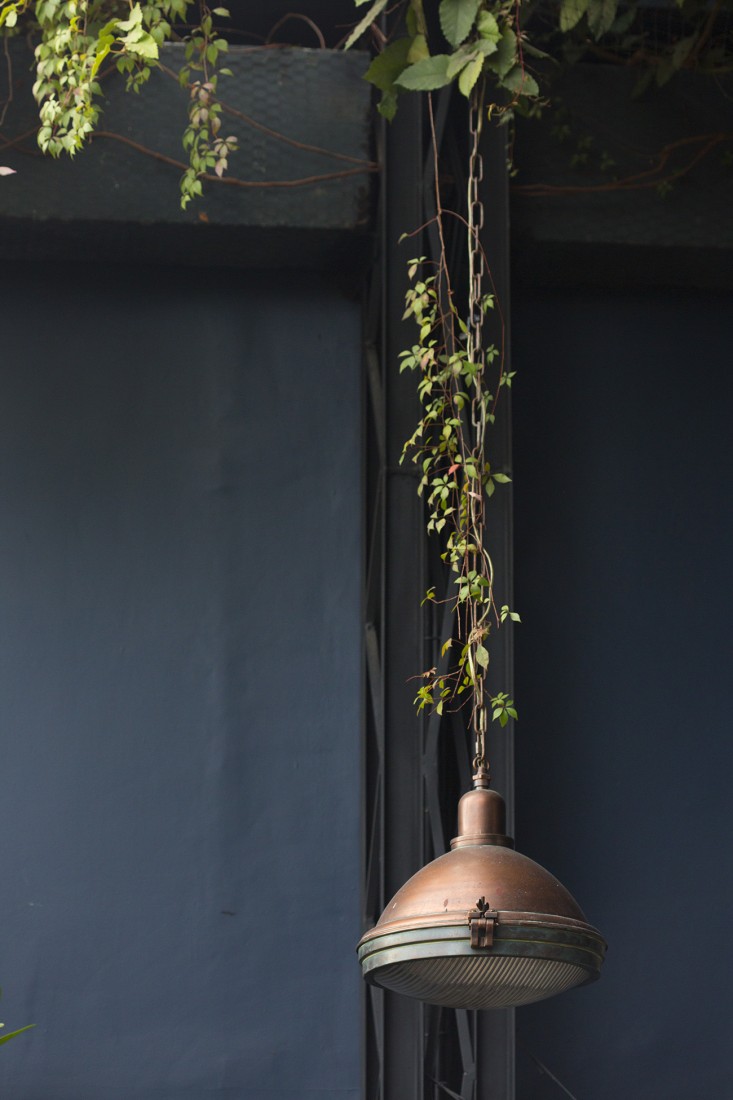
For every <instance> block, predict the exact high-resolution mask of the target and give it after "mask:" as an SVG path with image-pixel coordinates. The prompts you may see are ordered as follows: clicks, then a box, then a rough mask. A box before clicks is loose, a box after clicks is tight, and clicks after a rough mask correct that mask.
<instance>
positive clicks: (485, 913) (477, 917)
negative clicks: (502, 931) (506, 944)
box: [468, 897, 499, 948]
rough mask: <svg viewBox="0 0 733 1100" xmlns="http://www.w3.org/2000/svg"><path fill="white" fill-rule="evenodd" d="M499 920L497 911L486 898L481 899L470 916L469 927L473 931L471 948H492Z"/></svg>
mask: <svg viewBox="0 0 733 1100" xmlns="http://www.w3.org/2000/svg"><path fill="white" fill-rule="evenodd" d="M498 920H499V914H498V913H497V911H496V909H492V908H491V906H490V905H489V903H488V902H487V900H486V898H485V897H484V898H479V899H478V901H477V902H476V908H475V909H472V910H471V912H470V913H469V914H468V927H469V928H470V930H471V947H476V948H478V947H492V946H493V944H494V929H495V927H496V923H497V921H498Z"/></svg>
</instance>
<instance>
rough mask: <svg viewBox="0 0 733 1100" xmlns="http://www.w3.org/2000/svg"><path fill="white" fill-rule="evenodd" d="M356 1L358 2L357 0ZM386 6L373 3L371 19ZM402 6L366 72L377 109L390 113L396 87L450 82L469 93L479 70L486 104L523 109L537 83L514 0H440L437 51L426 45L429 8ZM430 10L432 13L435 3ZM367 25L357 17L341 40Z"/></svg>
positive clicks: (416, 2)
mask: <svg viewBox="0 0 733 1100" xmlns="http://www.w3.org/2000/svg"><path fill="white" fill-rule="evenodd" d="M355 2H356V4H357V5H359V3H360V2H361V0H355ZM385 7H386V0H385V3H382V0H378V2H377V4H375V5H373V6H372V8H371V9H370V12H369V15H370V17H371V19H370V23H371V21H372V20H373V19H374V18H375V16H376V15H377V14H379V13H380V12H381V10H382V9H383V8H385ZM403 8H404V12H403V14H404V22H403V23H402V24H401V27H402V30H401V31H400V30H398V31H397V32H396V36H394V37H391V38H390V40H389V41H388V42H387V44H386V45H385V46H384V49H382V50H381V52H380V53H378V54H377V56H376V57H375V59H374V61H373V62H372V64H371V66H370V68H369V70H368V72H367V74H366V78H367V80H369V81H371V83H372V84H374V85H375V87H377V88H378V89H379V90H380V91H381V93H382V94H381V99H380V102H379V107H378V109H379V111H380V112H381V114H383V115H384V117H385V118H388V119H392V118H394V115H395V112H396V110H397V100H398V96H399V95H400V93H401V92H404V91H413V92H430V91H435V90H436V89H438V88H444V87H446V86H447V85H448V84H451V83H455V84H456V85H457V87H458V89H459V91H460V92H461V94H462V95H464V96H465V97H466V98H468V97H469V96H470V95H471V94H472V92H473V90H474V88H475V87H476V85H477V83H478V81H479V79H480V78H481V76H482V75H484V74H485V75H487V76H489V77H490V78H491V80H492V84H493V89H494V91H492V93H491V94H492V96H494V97H495V98H493V99H492V100H491V103H492V105H493V106H494V107H495V109H497V110H498V111H499V113H500V114H503V115H505V117H509V115H508V114H507V112H510V111H511V109H512V108H513V107H515V106H518V107H520V109H522V110H527V108H528V106H529V103H530V101H531V100H532V99H533V98H534V97H536V96H537V94H538V92H539V88H538V86H537V82H536V80H535V78H534V77H533V76H532V75H531V73H529V72H528V71H527V69H526V66H525V64H524V61H523V52H524V51H526V50H527V49H528V48H529V46H528V43H527V41H526V36H524V35H523V34H522V32H521V31H520V28H519V15H520V10H521V9H520V5H519V4H518V3H516V0H497V2H495V3H488V2H487V0H441V2H440V3H439V4H438V5H437V16H438V18H437V23H438V24H439V27H440V38H441V39H442V41H440V42H439V44H438V48H437V50H435V49H433V50H431V48H430V47H429V45H428V43H429V41H432V39H433V38H435V37H438V35H437V27H435V28H434V31H435V32H436V33H434V34H431V33H430V25H429V20H428V16H429V15H430V14H431V13H430V11H428V13H426V11H425V7H424V3H423V0H407V3H406V4H405V5H403ZM433 9H434V10H433V13H432V14H433V15H434V14H435V10H436V5H433ZM392 10H393V13H394V9H392ZM368 25H369V24H367V23H366V21H365V20H362V22H361V23H360V24H359V25H358V26H357V27H356V28H355V30H354V31H353V32H352V34H351V35H350V37H349V38H348V39H347V43H346V45H347V46H349V45H352V44H353V43H354V42H356V41H357V40H358V39H359V37H360V36H361V35H362V34H363V33H364V31H365V30H366V29H367V26H368ZM397 26H398V27H399V26H400V24H399V23H398V24H397ZM535 52H537V51H535Z"/></svg>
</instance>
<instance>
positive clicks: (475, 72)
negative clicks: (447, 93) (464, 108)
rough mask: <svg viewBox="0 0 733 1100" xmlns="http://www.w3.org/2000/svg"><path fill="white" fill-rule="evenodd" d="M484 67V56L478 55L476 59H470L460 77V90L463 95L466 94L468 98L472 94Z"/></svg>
mask: <svg viewBox="0 0 733 1100" xmlns="http://www.w3.org/2000/svg"><path fill="white" fill-rule="evenodd" d="M483 67H484V59H483V57H477V58H476V60H475V61H469V63H468V65H466V67H465V69H464V70H463V72H462V73H461V75H460V76H459V77H458V90H459V91H460V92H461V93H462V95H465V97H466V99H468V98H469V96H470V95H471V92H472V91H473V89H474V85H475V84H476V81H477V80H478V78H479V77H480V75H481V70H482V69H483Z"/></svg>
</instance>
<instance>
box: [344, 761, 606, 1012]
mask: <svg viewBox="0 0 733 1100" xmlns="http://www.w3.org/2000/svg"><path fill="white" fill-rule="evenodd" d="M475 783H476V787H475V789H474V790H472V791H469V792H468V793H467V794H464V796H463V798H462V799H461V801H460V803H459V806H458V834H459V835H458V836H457V837H456V838H455V840H453V841H451V851H450V852H447V853H446V854H445V855H443V856H440V857H439V858H438V859H435V860H433V862H432V863H429V864H428V865H427V866H426V867H423V868H422V870H420V871H418V872H417V874H415V875H413V877H412V878H411V879H410V880H409V881H408V882H406V883H405V885H404V886H403V887H402V889H401V890H398V892H397V893H396V894H395V896H394V898H393V899H392V901H390V903H389V905H388V906H387V908H386V909H385V911H384V913H383V914H382V916H381V917H380V919H379V921H378V923H377V924H376V926H375V927H374V928H373V929H371V930H370V931H369V932H367V933H366V934H365V935H364V936H362V938H361V940H360V942H359V945H358V948H357V951H358V954H359V959H360V961H361V965H362V971H363V974H364V977H365V978H366V980H367V981H368V982H371V983H373V984H376V985H380V986H383V987H384V988H385V989H391V990H394V991H395V992H397V993H403V994H405V995H406V996H408V997H416V998H418V999H419V1000H421V1001H427V1002H429V1003H430V1004H438V1005H445V1006H446V1007H449V1008H510V1007H513V1006H517V1005H524V1004H531V1003H532V1002H533V1001H541V1000H543V999H544V998H545V997H551V996H552V995H553V994H555V993H563V992H564V991H565V990H566V989H571V988H573V987H574V986H576V985H583V984H585V983H586V982H590V981H593V980H594V979H595V978H597V977H598V976H599V974H600V969H601V963H602V962H603V957H604V954H605V951H606V944H605V941H604V939H603V937H602V936H601V934H600V932H598V931H597V930H596V929H595V928H593V927H592V926H591V925H590V924H588V923H587V921H586V919H585V917H584V915H583V913H582V911H581V909H580V907H579V906H578V904H577V902H576V901H575V899H574V898H573V897H572V896H571V895H570V894H569V893H568V891H567V890H566V889H565V887H564V886H562V885H561V884H560V883H559V882H558V881H557V880H556V879H555V878H554V877H553V876H552V875H551V874H550V873H549V872H548V871H545V870H544V868H542V867H540V866H539V864H537V863H534V862H533V860H531V859H528V858H527V856H523V855H520V853H519V852H515V851H514V842H513V841H512V840H511V839H510V837H508V836H506V835H505V827H506V826H505V820H506V813H505V808H504V800H503V799H502V798H501V796H500V795H498V794H497V793H496V792H495V791H491V790H489V789H488V782H487V779H486V777H484V776H483V775H481V774H479V775H477V776H476V777H475Z"/></svg>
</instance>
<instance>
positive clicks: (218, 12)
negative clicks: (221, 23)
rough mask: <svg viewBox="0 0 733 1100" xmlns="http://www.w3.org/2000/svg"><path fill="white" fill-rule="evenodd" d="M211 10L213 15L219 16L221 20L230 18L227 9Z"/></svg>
mask: <svg viewBox="0 0 733 1100" xmlns="http://www.w3.org/2000/svg"><path fill="white" fill-rule="evenodd" d="M211 10H212V13H213V14H214V15H219V16H221V18H222V19H230V18H231V12H230V11H229V9H228V8H212V9H211Z"/></svg>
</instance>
